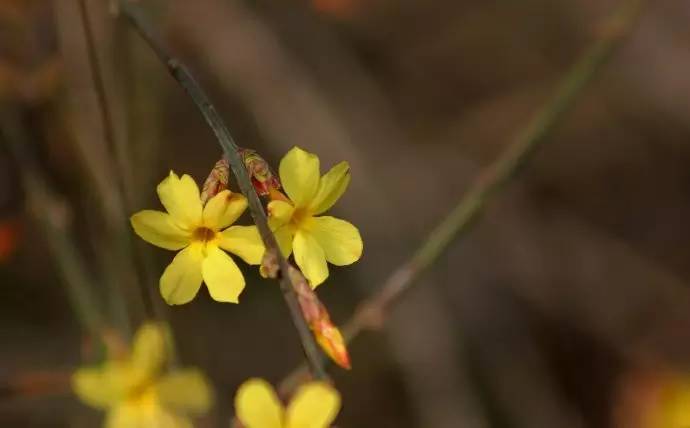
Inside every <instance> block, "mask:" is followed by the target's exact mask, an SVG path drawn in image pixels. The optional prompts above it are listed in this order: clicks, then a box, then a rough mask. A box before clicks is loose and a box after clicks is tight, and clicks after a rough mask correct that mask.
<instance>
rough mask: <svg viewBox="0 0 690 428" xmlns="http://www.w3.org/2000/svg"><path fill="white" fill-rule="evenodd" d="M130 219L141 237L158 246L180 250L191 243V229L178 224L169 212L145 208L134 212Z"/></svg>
mask: <svg viewBox="0 0 690 428" xmlns="http://www.w3.org/2000/svg"><path fill="white" fill-rule="evenodd" d="M129 220H130V223H131V224H132V227H133V228H134V232H135V233H136V234H137V235H139V237H140V238H141V239H143V240H144V241H146V242H148V243H150V244H153V245H155V246H157V247H161V248H165V249H166V250H179V249H181V248H184V247H186V246H187V244H189V241H190V238H191V234H190V233H189V231H186V230H183V229H181V228H180V227H179V226H177V224H176V223H175V222H174V221H173V219H172V217H171V216H170V214H168V213H164V212H160V211H154V210H144V211H139V212H138V213H136V214H134V215H133V216H132V217H130V219H129Z"/></svg>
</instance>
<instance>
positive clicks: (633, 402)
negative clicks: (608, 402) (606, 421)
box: [614, 368, 690, 428]
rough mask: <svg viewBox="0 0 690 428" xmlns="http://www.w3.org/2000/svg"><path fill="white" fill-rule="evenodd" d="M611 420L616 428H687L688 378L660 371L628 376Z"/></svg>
mask: <svg viewBox="0 0 690 428" xmlns="http://www.w3.org/2000/svg"><path fill="white" fill-rule="evenodd" d="M614 419H615V426H616V427H620V428H687V427H690V374H689V373H686V372H677V371H673V370H668V369H663V368H662V369H659V368H657V369H646V370H634V371H631V372H629V373H628V374H627V375H626V376H625V377H624V378H623V381H622V383H621V388H620V393H619V395H618V399H617V402H616V407H615V411H614Z"/></svg>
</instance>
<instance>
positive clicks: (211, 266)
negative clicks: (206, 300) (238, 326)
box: [203, 245, 244, 303]
mask: <svg viewBox="0 0 690 428" xmlns="http://www.w3.org/2000/svg"><path fill="white" fill-rule="evenodd" d="M203 274H204V282H205V283H206V287H208V292H209V293H210V294H211V297H212V298H213V300H215V301H217V302H230V303H238V302H239V296H240V293H242V290H243V289H244V276H242V272H241V271H240V268H238V267H237V264H235V261H234V260H233V259H231V258H230V256H228V255H227V254H226V253H225V252H223V250H221V249H220V248H218V247H217V246H215V245H209V246H207V247H206V258H205V259H204V263H203Z"/></svg>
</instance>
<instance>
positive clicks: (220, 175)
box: [201, 158, 230, 205]
mask: <svg viewBox="0 0 690 428" xmlns="http://www.w3.org/2000/svg"><path fill="white" fill-rule="evenodd" d="M229 179H230V164H229V163H228V161H227V159H225V158H223V159H221V160H219V161H218V162H216V164H215V165H214V166H213V169H212V170H211V173H210V174H209V175H208V178H206V181H204V186H203V187H202V188H201V203H202V204H204V205H205V204H206V202H208V200H209V199H211V198H212V197H214V196H216V195H217V194H218V193H220V192H222V191H223V190H225V189H227V188H228V180H229Z"/></svg>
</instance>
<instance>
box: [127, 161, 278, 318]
mask: <svg viewBox="0 0 690 428" xmlns="http://www.w3.org/2000/svg"><path fill="white" fill-rule="evenodd" d="M158 197H159V198H160V200H161V203H162V204H163V206H164V207H165V209H166V210H167V213H166V212H160V211H153V210H144V211H140V212H138V213H136V214H134V215H133V216H132V218H131V223H132V227H134V231H135V232H136V233H137V235H139V236H140V237H141V238H142V239H144V240H145V241H147V242H149V243H151V244H153V245H156V246H158V247H161V248H165V249H167V250H182V251H180V252H179V253H177V255H176V256H175V258H174V259H173V261H172V263H170V265H169V266H168V267H167V268H166V269H165V271H164V272H163V275H162V276H161V279H160V291H161V294H162V296H163V298H164V299H165V301H166V302H168V304H171V305H181V304H184V303H187V302H189V301H191V300H192V299H193V298H194V296H196V294H197V292H198V291H199V288H200V287H201V283H202V281H203V282H205V283H206V286H207V287H208V290H209V293H210V294H211V297H212V298H213V299H214V300H216V301H219V302H231V303H237V302H238V301H239V295H240V293H241V292H242V290H243V289H244V285H245V283H244V276H243V275H242V272H241V271H240V269H239V268H238V267H237V264H235V262H234V260H233V259H232V258H230V256H229V255H228V254H226V253H225V252H224V251H223V250H225V251H228V252H230V253H232V254H235V255H237V256H239V257H240V258H241V259H242V260H244V261H245V262H247V263H249V264H252V265H258V264H259V263H261V257H262V255H263V253H264V246H263V243H262V242H261V237H260V236H259V233H258V231H257V229H256V226H232V227H228V226H230V225H231V224H232V223H234V222H235V220H237V218H238V217H239V216H240V215H241V214H242V213H243V212H244V210H245V209H246V208H247V200H246V199H245V197H244V196H242V195H241V194H238V193H232V192H231V191H230V190H223V191H221V192H219V193H218V194H216V195H215V196H213V197H212V198H211V199H210V200H209V201H208V203H206V205H203V204H202V202H201V199H200V195H199V188H198V186H197V185H196V183H195V182H194V180H193V179H192V177H190V176H189V175H186V174H185V175H183V176H182V177H181V178H180V177H178V176H177V175H176V174H175V173H174V172H172V171H171V172H170V175H169V176H168V177H167V178H166V179H165V180H163V181H162V182H161V183H160V184H159V185H158Z"/></svg>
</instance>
